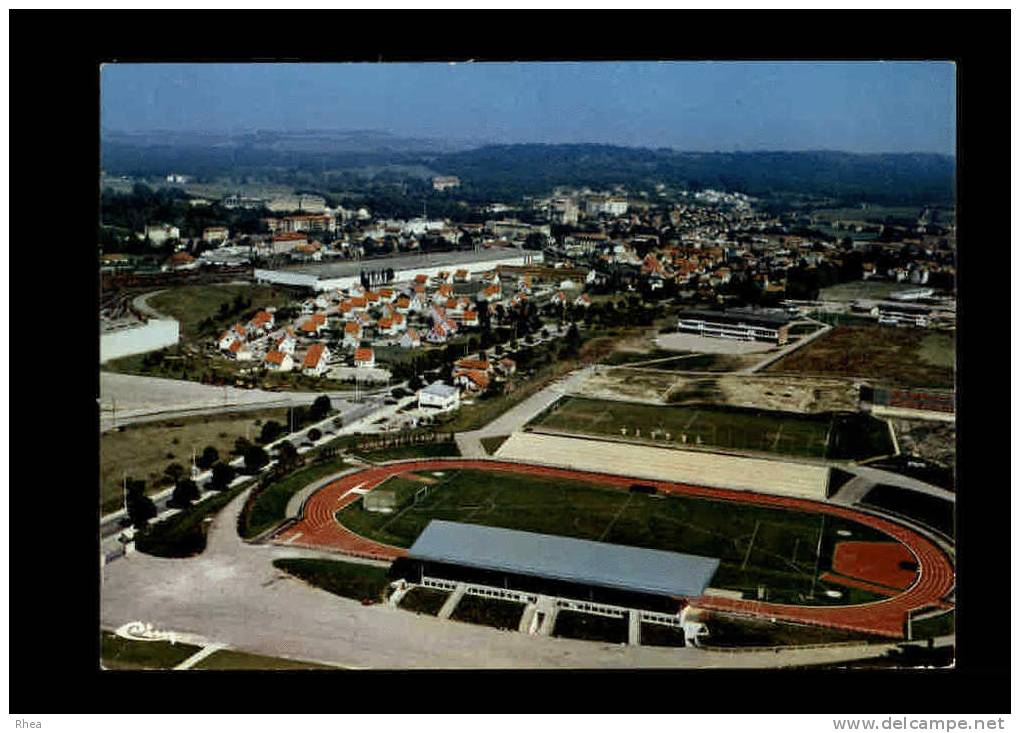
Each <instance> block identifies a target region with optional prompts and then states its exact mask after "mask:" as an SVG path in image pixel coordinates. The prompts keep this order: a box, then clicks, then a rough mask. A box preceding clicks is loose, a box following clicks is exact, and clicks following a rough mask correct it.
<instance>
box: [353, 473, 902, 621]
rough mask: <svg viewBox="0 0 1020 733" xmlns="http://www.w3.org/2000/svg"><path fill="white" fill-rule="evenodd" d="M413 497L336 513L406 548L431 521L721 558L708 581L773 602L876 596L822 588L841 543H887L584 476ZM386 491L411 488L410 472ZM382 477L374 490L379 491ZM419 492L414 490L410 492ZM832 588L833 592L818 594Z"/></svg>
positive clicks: (457, 476) (500, 481)
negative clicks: (388, 508)
mask: <svg viewBox="0 0 1020 733" xmlns="http://www.w3.org/2000/svg"><path fill="white" fill-rule="evenodd" d="M417 477H418V479H419V480H418V481H417V483H418V485H419V487H427V492H423V494H419V495H418V498H417V501H411V502H409V503H407V504H406V506H404V508H402V509H400V510H398V511H396V512H393V513H389V514H385V513H379V512H371V511H368V510H366V509H365V508H364V506H363V502H362V501H358V502H355V503H353V504H350V505H348V506H347V507H345V508H344V509H342V510H340V511H339V512H338V513H337V519H338V520H339V521H340V523H341V524H343V525H344V526H345V527H347V528H348V529H350V530H352V531H354V532H356V533H358V534H360V535H362V536H363V537H367V538H370V539H373V540H377V541H379V542H385V543H387V544H390V545H395V546H398V547H410V546H411V545H412V544H413V543H414V540H415V539H416V538H417V537H418V535H419V534H421V532H422V530H424V529H425V526H426V525H427V524H428V523H429V522H430V521H431V520H433V519H445V520H449V521H453V522H467V523H471V524H482V525H487V526H493V527H506V528H508V529H517V530H523V531H527V532H540V533H544V534H552V535H561V536H567V537H577V538H580V539H588V540H596V541H601V542H609V543H613V544H619V545H631V546H635V547H648V548H652V549H660V550H670V551H673V552H684V553H690V554H694V555H705V556H708V557H716V558H719V559H720V566H719V570H718V571H717V572H716V575H715V577H714V578H713V579H712V582H711V586H712V587H714V588H722V589H727V590H736V591H741V592H742V593H744V596H745V597H748V598H757V597H758V594H759V589H764V598H765V599H767V600H769V601H773V602H779V603H803V604H817V605H825V604H846V603H862V602H866V601H872V600H878V599H879V598H880V596H877V595H873V594H871V593H868V592H866V591H859V590H856V589H851V588H845V587H840V586H835V585H832V586H830V585H827V584H826V583H824V582H823V581H821V580H819V579H818V577H819V575H821V574H822V573H824V572H825V571H826V570H828V569H829V567H830V564H831V557H832V549H833V547H834V545H835V543H836V542H837V541H839V540H850V539H853V540H863V541H868V540H886V541H888V538H887V537H885V536H884V535H882V534H880V533H878V532H876V531H875V530H872V529H870V528H868V527H864V526H863V525H859V524H856V523H854V522H850V521H847V520H842V519H837V518H834V517H830V516H825V517H823V516H822V515H817V514H811V513H805V512H798V511H792V510H785V509H772V508H768V507H759V506H754V505H750V504H743V503H738V502H727V501H718V500H709V499H701V498H691V497H686V496H678V495H668V496H649V495H646V494H638V493H631V492H629V491H626V490H623V489H618V488H614V487H609V486H604V485H600V484H596V483H587V482H582V481H567V480H562V479H558V478H557V479H553V478H547V477H541V476H532V475H528V474H523V473H507V472H502V471H493V472H484V471H476V470H460V471H444V472H442V473H441V474H440V475H436V474H432V473H429V472H419V473H418V474H417ZM390 481H393V482H395V483H394V486H393V488H395V489H398V492H399V493H400V494H401V495H402V497H407V496H411V495H412V490H411V486H409V484H413V483H414V482H416V479H415V477H414V476H410V475H406V474H405V475H404V476H397V477H394V478H392V479H390ZM388 483H389V482H385V483H383V484H382V485H381V486H380V487H379V488H377V489H374V490H376V491H378V490H379V489H387V488H389V487H388V486H387V484H388ZM415 493H417V492H415ZM829 590H834V591H838V592H839V594H840V595H839V596H838V597H834V596H830V595H829V594H827V593H826V591H829Z"/></svg>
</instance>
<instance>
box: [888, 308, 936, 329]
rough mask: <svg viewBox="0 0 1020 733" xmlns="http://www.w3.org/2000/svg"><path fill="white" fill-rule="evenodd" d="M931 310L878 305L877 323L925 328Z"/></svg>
mask: <svg viewBox="0 0 1020 733" xmlns="http://www.w3.org/2000/svg"><path fill="white" fill-rule="evenodd" d="M930 317H931V309H930V308H925V307H924V306H919V305H893V304H891V303H879V304H878V322H879V323H881V324H883V325H886V326H916V327H918V328H927V327H928V319H929V318H930Z"/></svg>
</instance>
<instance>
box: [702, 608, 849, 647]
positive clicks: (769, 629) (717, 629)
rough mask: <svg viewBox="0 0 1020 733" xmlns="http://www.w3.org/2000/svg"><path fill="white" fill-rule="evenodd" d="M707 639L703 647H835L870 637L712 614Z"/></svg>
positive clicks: (806, 626)
mask: <svg viewBox="0 0 1020 733" xmlns="http://www.w3.org/2000/svg"><path fill="white" fill-rule="evenodd" d="M705 626H707V627H708V636H707V637H705V638H704V640H703V641H702V645H703V646H718V647H740V646H796V645H799V644H836V643H839V642H842V641H858V640H865V639H868V638H869V637H868V636H866V635H863V634H859V633H855V632H851V631H839V630H838V629H829V628H825V627H822V626H808V625H802V624H790V623H784V622H781V621H776V622H772V621H768V620H763V619H754V618H745V617H743V616H728V615H724V614H719V613H713V614H711V615H710V616H708V617H707V618H706V619H705Z"/></svg>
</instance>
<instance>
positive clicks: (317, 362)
mask: <svg viewBox="0 0 1020 733" xmlns="http://www.w3.org/2000/svg"><path fill="white" fill-rule="evenodd" d="M328 364H329V348H328V347H327V346H326V345H325V344H312V345H311V346H310V347H309V349H308V352H307V353H306V354H305V360H304V362H303V363H302V364H301V367H302V371H303V372H304V373H305V374H306V375H308V376H310V377H321V376H322V375H323V374H324V373H325V372H326V367H327V365H328Z"/></svg>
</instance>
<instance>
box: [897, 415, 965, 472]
mask: <svg viewBox="0 0 1020 733" xmlns="http://www.w3.org/2000/svg"><path fill="white" fill-rule="evenodd" d="M892 425H893V429H894V430H895V431H896V440H897V441H899V444H900V451H901V452H902V453H904V454H907V455H911V456H918V457H919V458H923V459H925V460H927V461H934V462H936V463H941V464H942V465H944V466H949V467H950V468H954V467H955V466H956V424H955V423H945V422H933V421H930V420H903V419H897V418H893V420H892Z"/></svg>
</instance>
